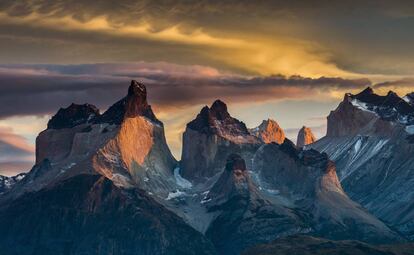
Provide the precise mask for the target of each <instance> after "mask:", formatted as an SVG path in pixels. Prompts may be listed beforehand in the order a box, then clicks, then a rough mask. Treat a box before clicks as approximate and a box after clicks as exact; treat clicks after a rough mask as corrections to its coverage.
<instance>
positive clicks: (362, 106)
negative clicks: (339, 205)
mask: <svg viewBox="0 0 414 255" xmlns="http://www.w3.org/2000/svg"><path fill="white" fill-rule="evenodd" d="M411 95H412V94H408V95H407V96H405V97H403V98H401V97H399V96H398V95H397V94H396V93H394V92H392V91H390V92H388V94H387V95H386V96H379V95H377V94H375V93H374V91H373V90H372V89H371V88H367V89H365V90H364V91H362V92H361V93H359V94H356V95H352V94H346V95H345V97H344V100H343V101H342V102H341V103H340V104H339V106H338V108H337V109H336V110H334V111H332V112H331V113H330V115H329V116H328V128H327V135H326V137H324V138H322V139H320V140H319V141H317V142H316V143H314V144H312V145H310V147H312V148H315V149H317V150H320V151H323V152H326V153H327V154H328V155H330V157H331V159H332V160H333V161H335V163H336V165H337V169H338V176H339V178H340V180H341V184H342V186H343V187H344V189H345V191H346V192H347V193H348V194H349V195H350V197H351V198H352V199H354V200H356V201H357V202H359V203H361V204H362V205H363V206H365V207H366V208H367V209H368V210H369V211H370V212H372V213H374V214H375V215H376V216H377V217H379V218H380V219H382V220H384V221H385V222H387V223H388V224H390V225H392V226H393V227H394V228H396V229H398V230H399V231H401V232H402V233H404V234H405V235H406V236H408V237H409V238H411V239H414V209H413V207H412V205H410V202H409V201H414V192H413V188H412V187H413V184H414V178H413V176H414V175H413V174H414V170H413V169H414V168H413V166H414V160H413V157H412V153H413V152H414V144H413V140H412V137H413V134H414V132H413V131H414V129H413V127H414V126H413V125H412V124H413V120H414V119H413V116H414V115H413V114H414V106H413V105H412V100H411V99H410V98H412V96H411Z"/></svg>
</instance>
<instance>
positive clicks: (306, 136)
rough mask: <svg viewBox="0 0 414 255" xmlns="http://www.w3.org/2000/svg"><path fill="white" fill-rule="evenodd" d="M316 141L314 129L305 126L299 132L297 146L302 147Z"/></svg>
mask: <svg viewBox="0 0 414 255" xmlns="http://www.w3.org/2000/svg"><path fill="white" fill-rule="evenodd" d="M315 141H316V138H315V136H314V135H313V133H312V130H311V129H310V128H308V127H305V126H303V127H302V128H301V129H300V130H299V133H298V138H297V140H296V146H297V147H298V148H302V147H303V146H305V145H308V144H311V143H314V142H315Z"/></svg>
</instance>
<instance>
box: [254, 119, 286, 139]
mask: <svg viewBox="0 0 414 255" xmlns="http://www.w3.org/2000/svg"><path fill="white" fill-rule="evenodd" d="M249 131H250V133H252V134H253V135H254V136H256V137H258V138H259V139H260V140H262V141H263V142H264V143H273V142H274V143H278V144H282V143H283V141H284V140H285V132H284V131H283V129H282V128H281V127H280V126H279V124H278V123H277V122H276V121H274V120H272V119H267V120H263V122H262V123H261V124H260V125H259V126H258V127H256V128H252V129H250V130H249Z"/></svg>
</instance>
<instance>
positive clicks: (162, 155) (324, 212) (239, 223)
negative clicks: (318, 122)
mask: <svg viewBox="0 0 414 255" xmlns="http://www.w3.org/2000/svg"><path fill="white" fill-rule="evenodd" d="M412 98H414V97H411V94H410V95H407V96H406V97H404V98H400V97H398V95H396V94H395V93H393V92H390V93H388V95H387V96H378V95H376V94H375V93H374V92H373V91H372V89H369V88H368V89H366V90H364V91H363V92H361V93H359V94H357V95H352V94H346V95H345V98H344V100H343V102H341V104H340V105H339V106H338V108H337V109H336V110H334V111H332V112H331V114H330V115H329V116H328V131H327V135H326V137H324V138H322V139H320V140H317V141H316V139H315V137H314V135H313V134H312V131H311V130H310V129H309V128H307V127H303V128H302V129H301V130H300V131H299V133H298V138H297V143H296V145H295V144H294V143H293V142H291V141H290V140H289V139H288V138H286V137H285V133H284V131H283V129H282V128H281V127H280V126H279V125H278V123H277V122H276V121H275V120H271V119H268V120H264V121H263V122H262V123H261V124H260V125H259V126H258V127H256V128H252V129H248V128H247V127H246V125H245V124H244V123H243V122H242V121H240V120H238V119H236V118H234V117H232V116H231V115H230V114H229V112H228V109H227V105H226V104H225V103H224V102H222V101H221V100H216V101H214V102H213V103H212V105H211V106H205V107H203V108H202V109H201V110H200V113H199V114H198V115H197V116H195V118H194V119H193V120H192V121H190V122H189V123H188V124H187V126H186V129H185V132H184V133H183V146H182V158H181V160H179V161H178V160H176V159H175V158H174V156H173V155H172V154H171V152H170V149H169V148H168V145H167V142H166V139H165V134H164V126H163V123H162V122H161V121H160V120H159V119H158V118H157V117H156V115H155V114H154V112H153V111H152V108H151V106H150V105H149V103H148V101H147V89H146V87H145V85H144V84H142V83H140V82H137V81H134V80H133V81H131V84H130V86H129V88H128V91H127V95H126V96H125V97H124V98H122V99H120V100H119V101H118V102H116V103H114V104H113V105H112V106H111V107H109V108H108V109H107V110H106V111H105V112H103V113H102V114H101V113H100V111H99V109H98V108H97V107H95V106H93V105H91V104H83V105H77V104H71V105H70V106H68V107H67V108H61V109H59V110H58V112H57V113H56V114H55V115H54V116H53V117H52V118H51V119H50V121H49V122H48V125H47V129H46V130H44V131H42V132H41V133H40V134H39V135H38V137H37V139H36V164H35V165H34V166H33V168H32V169H31V170H30V171H29V172H28V173H27V174H25V175H20V176H18V177H10V178H6V177H1V178H0V193H1V194H0V235H1V236H2V238H0V248H1V249H0V250H1V251H2V252H4V253H5V254H230V255H232V254H241V253H244V252H245V253H246V254H267V253H266V252H267V251H268V250H269V249H270V250H271V249H276V250H278V249H279V248H275V247H279V246H278V245H282V246H286V245H288V246H293V244H292V243H294V242H296V241H297V242H300V243H302V246H300V247H296V250H290V251H291V252H293V251H294V252H299V253H300V254H305V253H301V251H302V252H304V251H305V250H306V249H309V246H311V247H313V248H312V249H317V250H316V252H319V251H320V252H321V254H322V252H325V251H326V245H325V244H326V243H329V245H330V246H332V247H333V248H337V247H339V248H340V249H350V250H352V249H354V250H357V249H362V250H364V251H365V252H366V251H371V250H372V251H373V252H374V251H375V252H377V253H360V254H392V253H386V252H389V251H391V250H392V251H396V250H399V249H403V248H404V249H405V250H408V251H409V250H410V249H409V248H407V247H412V246H410V244H406V243H407V242H409V241H410V240H413V239H414V206H413V204H412V201H414V199H413V196H414V188H413V187H414V186H413V182H414V175H413V173H414V170H413V167H412V166H414V162H412V159H411V152H412V150H413V148H412V147H413V143H414V105H413V102H414V100H412ZM328 239H329V240H328ZM343 240H354V241H343ZM382 245H387V246H382ZM294 246H296V245H294ZM315 247H316V248H315ZM344 247H345V248H344ZM361 247H362V248H361ZM384 247H385V248H384ZM401 247H403V248H401ZM339 248H338V249H339ZM300 249H302V250H300ZM370 249H371V250H370ZM265 250H266V251H265ZM339 252H340V251H339ZM381 252H384V253H381ZM269 254H270V253H269ZM272 254H273V253H272ZM274 254H278V253H274ZM280 254H285V253H280ZM338 254H339V253H338ZM341 254H342V253H341ZM349 254H351V253H349ZM355 254H357V253H355ZM396 254H398V253H396ZM405 254H414V252H411V253H405Z"/></svg>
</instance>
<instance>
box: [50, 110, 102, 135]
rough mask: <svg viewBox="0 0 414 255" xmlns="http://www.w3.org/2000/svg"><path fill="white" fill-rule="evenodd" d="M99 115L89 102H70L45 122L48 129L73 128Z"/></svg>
mask: <svg viewBox="0 0 414 255" xmlns="http://www.w3.org/2000/svg"><path fill="white" fill-rule="evenodd" d="M97 117H99V110H98V108H96V106H94V105H91V104H71V105H70V106H68V107H67V108H60V109H59V111H58V112H57V113H56V114H55V115H54V116H53V117H52V118H51V119H50V120H49V122H48V123H47V128H48V129H63V128H73V127H74V126H78V125H81V124H85V123H87V122H91V121H92V120H94V119H95V118H97Z"/></svg>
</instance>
